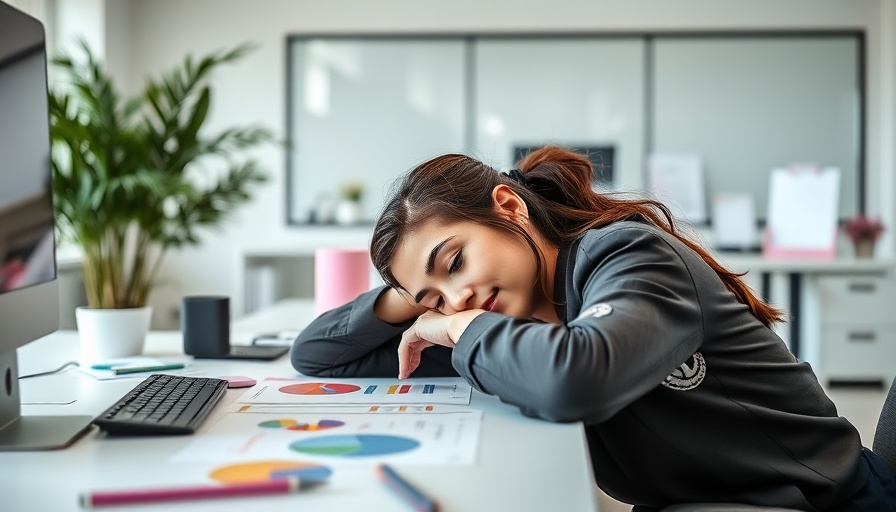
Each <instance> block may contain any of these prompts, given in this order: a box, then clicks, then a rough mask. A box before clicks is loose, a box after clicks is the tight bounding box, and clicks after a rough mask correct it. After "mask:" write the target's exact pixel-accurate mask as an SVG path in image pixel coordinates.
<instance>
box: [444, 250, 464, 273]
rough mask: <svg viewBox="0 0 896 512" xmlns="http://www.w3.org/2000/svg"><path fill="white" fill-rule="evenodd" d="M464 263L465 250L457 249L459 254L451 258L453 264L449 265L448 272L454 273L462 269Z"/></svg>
mask: <svg viewBox="0 0 896 512" xmlns="http://www.w3.org/2000/svg"><path fill="white" fill-rule="evenodd" d="M463 264H464V252H463V251H457V254H456V255H455V256H454V259H453V260H451V265H449V266H448V273H449V274H453V273H455V272H457V271H458V270H460V267H461V265H463Z"/></svg>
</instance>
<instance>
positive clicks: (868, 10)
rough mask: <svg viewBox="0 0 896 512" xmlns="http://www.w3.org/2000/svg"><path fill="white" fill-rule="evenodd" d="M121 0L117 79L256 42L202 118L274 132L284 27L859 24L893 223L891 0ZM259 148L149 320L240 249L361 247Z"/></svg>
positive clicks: (113, 54) (875, 173) (167, 316)
mask: <svg viewBox="0 0 896 512" xmlns="http://www.w3.org/2000/svg"><path fill="white" fill-rule="evenodd" d="M64 1H68V0H64ZM81 1H83V0H81ZM122 2H123V0H107V2H106V3H107V9H106V14H105V20H106V23H107V26H106V30H105V34H104V37H105V38H106V45H107V48H108V50H107V52H106V54H107V55H108V57H109V58H110V59H114V62H110V63H111V64H113V67H114V68H115V70H116V71H118V72H120V73H122V74H123V75H125V76H122V77H121V80H119V82H120V83H123V84H126V85H128V86H132V85H133V84H139V83H140V79H141V77H143V76H145V75H146V74H148V73H156V72H158V71H159V70H162V69H167V68H169V67H171V66H173V65H175V64H176V63H178V62H180V60H181V59H182V57H183V55H184V54H186V53H187V52H193V53H195V54H203V53H206V52H209V51H212V50H216V49H220V48H225V47H232V46H233V45H235V44H237V43H240V42H243V41H254V42H257V43H259V44H260V49H259V50H257V51H255V52H254V53H252V54H251V55H249V56H248V57H247V58H245V59H243V60H242V61H241V62H239V63H238V64H237V65H236V66H232V67H231V68H229V69H227V70H222V72H221V73H220V74H219V75H218V76H217V77H216V86H215V91H216V93H217V96H216V97H215V98H213V107H212V108H213V110H212V113H211V116H210V125H211V127H212V128H223V127H227V126H231V125H235V124H246V123H261V124H263V125H266V126H268V127H270V128H272V129H274V130H276V132H277V133H279V134H280V135H281V136H282V135H284V131H285V114H284V113H285V71H286V70H285V66H284V63H285V38H286V36H287V35H288V34H309V33H310V34H315V33H338V34H347V33H368V34H369V33H425V34H430V33H438V32H450V33H457V32H501V31H507V32H517V33H518V32H523V31H533V32H536V31H549V32H557V31H567V30H568V31H638V30H666V29H668V30H697V29H718V30H727V29H738V30H739V29H785V28H792V29H810V28H840V29H855V28H859V29H864V30H865V31H866V34H867V50H868V60H867V80H868V85H867V87H868V88H867V97H868V108H867V132H866V136H867V139H868V144H867V147H868V153H867V166H866V168H867V170H868V182H867V190H868V193H869V194H868V205H869V210H870V211H871V212H872V213H877V212H882V213H884V215H885V217H884V220H885V222H886V223H887V225H888V226H894V214H893V210H894V208H893V202H894V199H893V198H894V195H896V190H894V181H896V180H894V178H893V166H894V162H896V149H894V131H896V130H894V127H893V123H894V121H893V118H894V116H896V105H894V103H896V101H894V97H896V92H894V83H896V69H894V68H896V50H894V46H896V41H894V34H893V32H894V30H896V8H894V6H893V2H892V1H891V0H853V1H848V2H844V1H842V0H553V1H551V2H547V1H544V0H492V1H489V2H482V1H481V0H453V1H450V2H447V1H436V0H376V1H370V0H328V1H311V0H265V1H261V2H250V1H246V0H152V1H146V0H129V2H128V5H127V6H122V5H121V3H122ZM63 3H64V2H63ZM884 43H886V44H884ZM884 88H885V91H886V93H885V94H882V92H883V91H884ZM259 157H260V159H261V160H262V162H263V163H264V164H265V165H266V166H267V168H268V169H270V176H271V180H270V182H269V183H268V184H266V185H265V186H264V187H263V188H262V189H261V190H260V191H259V193H258V194H257V196H256V199H255V201H254V202H253V203H252V204H250V205H248V206H246V207H244V208H242V209H241V210H240V211H239V212H238V214H237V215H236V217H235V218H234V219H233V221H232V222H230V223H228V224H226V225H225V226H224V230H222V231H221V232H214V233H209V234H208V235H207V236H206V237H205V239H204V242H203V244H202V245H201V246H200V247H198V248H189V249H185V250H183V251H181V252H179V253H172V254H170V256H169V258H168V260H167V264H166V266H165V268H164V270H163V278H164V280H165V282H164V283H162V285H161V286H160V287H159V288H157V290H156V292H155V293H154V295H153V297H152V304H153V306H154V308H155V311H156V317H155V325H156V326H157V327H166V326H174V325H176V323H175V318H176V311H177V307H178V304H179V300H180V297H181V296H183V295H188V294H207V293H216V294H227V295H231V296H235V295H236V294H237V293H239V289H240V287H239V286H238V283H236V278H235V275H236V273H235V269H236V266H237V261H238V259H239V257H240V255H241V254H242V252H243V251H244V250H251V249H253V248H259V247H265V248H280V249H281V250H289V249H290V248H309V247H314V246H318V245H342V246H351V245H359V246H360V245H366V243H367V241H368V233H367V231H366V230H364V229H348V230H346V229H340V230H330V231H327V230H323V229H321V228H319V227H314V228H312V227H308V228H296V227H287V226H286V223H285V218H286V205H285V173H286V171H285V163H284V162H285V158H284V155H283V152H282V150H279V149H275V148H268V149H265V150H261V151H259ZM882 169H885V170H886V172H882ZM888 240H889V239H888ZM886 245H887V246H886V247H885V248H884V251H885V253H887V254H891V253H892V248H891V247H889V246H890V245H892V243H891V242H886ZM234 311H235V312H238V311H239V309H236V308H235V309H234Z"/></svg>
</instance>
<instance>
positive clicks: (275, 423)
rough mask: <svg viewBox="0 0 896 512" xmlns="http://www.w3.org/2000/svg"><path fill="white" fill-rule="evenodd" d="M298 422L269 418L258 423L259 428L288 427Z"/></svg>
mask: <svg viewBox="0 0 896 512" xmlns="http://www.w3.org/2000/svg"><path fill="white" fill-rule="evenodd" d="M296 423H298V422H297V421H296V420H270V421H262V422H261V423H259V424H258V426H259V427H261V428H290V427H293V426H295V425H296Z"/></svg>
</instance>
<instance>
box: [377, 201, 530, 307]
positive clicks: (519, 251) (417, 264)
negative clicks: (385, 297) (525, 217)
mask: <svg viewBox="0 0 896 512" xmlns="http://www.w3.org/2000/svg"><path fill="white" fill-rule="evenodd" d="M537 268H538V267H537V264H536V259H535V254H534V253H533V252H532V249H531V248H530V247H529V245H528V244H527V243H526V242H525V241H524V240H521V239H520V238H518V237H517V236H514V235H512V234H509V233H506V232H504V231H501V230H498V229H496V228H492V227H489V226H483V225H481V224H478V223H475V222H471V221H460V222H454V223H450V224H445V223H444V222H443V221H440V220H438V219H433V220H429V221H427V222H426V223H424V224H423V225H422V226H421V227H420V228H419V229H417V230H415V231H414V232H413V233H410V234H408V235H406V236H405V238H404V240H402V243H401V244H400V245H399V246H398V250H397V251H396V253H395V257H394V258H393V260H392V265H391V270H392V274H393V275H394V276H395V279H396V280H397V281H398V283H399V285H401V287H402V288H404V289H405V290H406V291H407V292H408V293H409V294H410V295H411V297H413V298H414V299H415V300H416V301H417V302H418V303H419V304H421V305H422V306H424V307H427V308H429V309H437V310H439V311H441V312H442V313H445V314H451V313H456V312H458V311H463V310H468V309H484V310H486V311H495V312H498V313H503V314H505V315H508V316H513V317H518V318H527V317H532V316H534V314H535V313H536V310H537V309H538V307H539V304H540V303H541V302H543V298H539V297H538V296H543V295H544V292H543V291H542V287H541V286H536V278H537Z"/></svg>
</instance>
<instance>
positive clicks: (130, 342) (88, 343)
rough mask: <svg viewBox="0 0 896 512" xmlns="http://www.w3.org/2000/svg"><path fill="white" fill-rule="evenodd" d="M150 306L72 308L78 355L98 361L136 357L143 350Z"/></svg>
mask: <svg viewBox="0 0 896 512" xmlns="http://www.w3.org/2000/svg"><path fill="white" fill-rule="evenodd" d="M151 318H152V308H151V307H149V306H146V307H142V308H129V309H93V308H87V307H79V308H76V309H75V320H76V321H77V324H78V334H79V338H80V339H81V358H82V359H83V360H84V361H99V360H104V359H114V358H117V357H128V356H136V355H139V354H141V353H142V352H143V343H144V342H145V341H146V334H147V333H148V332H149V321H150V319H151Z"/></svg>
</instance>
